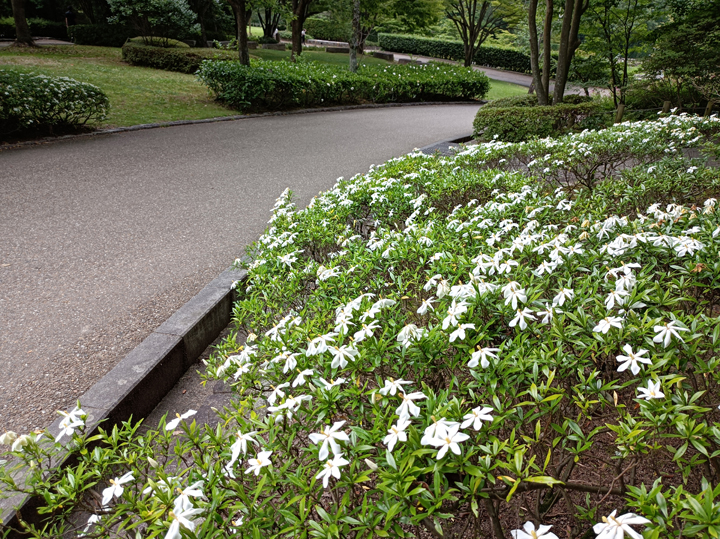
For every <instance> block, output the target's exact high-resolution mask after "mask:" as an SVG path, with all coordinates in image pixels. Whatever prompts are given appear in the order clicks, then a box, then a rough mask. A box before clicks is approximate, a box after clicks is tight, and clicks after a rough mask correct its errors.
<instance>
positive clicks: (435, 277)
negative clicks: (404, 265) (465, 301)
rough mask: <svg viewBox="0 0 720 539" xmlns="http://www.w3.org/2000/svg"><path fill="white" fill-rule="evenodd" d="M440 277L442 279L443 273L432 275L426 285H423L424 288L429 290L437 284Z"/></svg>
mask: <svg viewBox="0 0 720 539" xmlns="http://www.w3.org/2000/svg"><path fill="white" fill-rule="evenodd" d="M438 279H442V275H440V274H439V273H438V274H437V275H433V276H432V277H430V280H429V281H428V282H427V283H426V284H425V286H423V290H425V291H426V292H427V291H429V290H430V289H431V288H432V287H433V286H435V285H436V284H437V282H438Z"/></svg>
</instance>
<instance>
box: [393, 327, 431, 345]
mask: <svg viewBox="0 0 720 539" xmlns="http://www.w3.org/2000/svg"><path fill="white" fill-rule="evenodd" d="M426 332H427V330H425V329H424V328H419V327H417V326H416V325H415V324H408V325H407V326H405V327H404V328H402V329H401V330H400V333H398V336H397V341H398V342H399V343H400V345H401V346H402V347H403V348H408V347H409V346H410V344H412V342H413V341H419V340H420V339H422V338H423V336H424V335H425V333H426Z"/></svg>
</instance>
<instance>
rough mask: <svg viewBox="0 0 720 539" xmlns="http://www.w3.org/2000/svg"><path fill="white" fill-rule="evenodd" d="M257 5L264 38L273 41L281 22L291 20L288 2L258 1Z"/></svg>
mask: <svg viewBox="0 0 720 539" xmlns="http://www.w3.org/2000/svg"><path fill="white" fill-rule="evenodd" d="M255 4H256V6H257V7H256V9H257V15H258V19H260V26H261V27H262V29H263V37H264V38H266V39H272V38H273V36H274V35H275V30H277V28H278V25H279V24H280V20H281V19H282V18H290V11H289V10H288V5H287V2H286V1H283V0H258V1H256V2H255Z"/></svg>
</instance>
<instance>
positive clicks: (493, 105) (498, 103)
mask: <svg viewBox="0 0 720 539" xmlns="http://www.w3.org/2000/svg"><path fill="white" fill-rule="evenodd" d="M563 99H564V103H565V104H566V105H579V104H580V103H589V102H590V101H592V97H586V96H584V95H574V94H571V95H566V96H565V97H564V98H563ZM537 106H538V100H537V95H535V94H527V95H514V96H511V97H503V98H501V99H493V100H492V101H490V102H489V103H488V104H487V105H485V107H484V108H486V109H488V108H490V109H500V108H505V107H537Z"/></svg>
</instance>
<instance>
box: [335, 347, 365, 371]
mask: <svg viewBox="0 0 720 539" xmlns="http://www.w3.org/2000/svg"><path fill="white" fill-rule="evenodd" d="M329 350H330V353H331V354H332V356H333V360H332V363H331V364H330V367H332V368H333V369H337V368H338V367H340V368H341V369H344V368H345V367H346V365H347V364H348V362H347V360H348V359H349V360H350V361H355V357H356V356H357V355H358V351H357V349H355V348H353V347H352V346H348V345H342V346H333V347H332V348H329Z"/></svg>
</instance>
